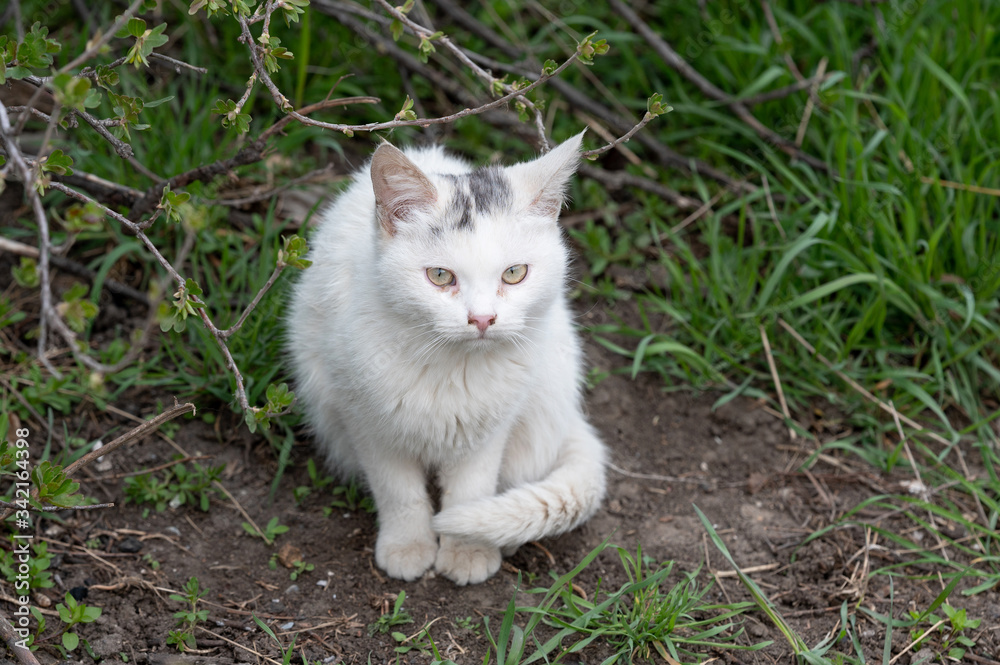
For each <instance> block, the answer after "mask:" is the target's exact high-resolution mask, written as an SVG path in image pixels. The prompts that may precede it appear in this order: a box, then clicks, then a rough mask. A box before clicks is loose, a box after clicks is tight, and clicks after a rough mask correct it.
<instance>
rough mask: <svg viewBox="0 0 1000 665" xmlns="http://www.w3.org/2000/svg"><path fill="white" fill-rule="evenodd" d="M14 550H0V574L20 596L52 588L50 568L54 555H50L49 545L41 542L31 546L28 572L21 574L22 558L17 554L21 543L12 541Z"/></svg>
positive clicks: (12, 539)
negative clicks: (36, 590)
mask: <svg viewBox="0 0 1000 665" xmlns="http://www.w3.org/2000/svg"><path fill="white" fill-rule="evenodd" d="M10 541H11V544H12V546H13V550H12V551H10V552H8V551H7V550H0V574H2V575H3V576H4V578H5V579H6V580H7V581H8V582H9V583H10V584H11V585H12V586H13V588H14V589H15V590H16V591H17V592H18V595H25V592H28V591H32V590H35V589H49V588H51V587H52V573H50V572H49V570H48V568H49V566H51V565H52V555H51V554H49V544H48V543H46V542H44V541H41V542H37V543H34V544H32V545H31V551H32V555H31V556H29V557H27V562H26V563H27V566H28V572H27V573H21V572H20V571H19V566H20V564H21V561H20V558H19V556H18V555H17V554H15V552H16V551H17V549H18V543H19V541H16V540H14V538H13V537H11V539H10Z"/></svg>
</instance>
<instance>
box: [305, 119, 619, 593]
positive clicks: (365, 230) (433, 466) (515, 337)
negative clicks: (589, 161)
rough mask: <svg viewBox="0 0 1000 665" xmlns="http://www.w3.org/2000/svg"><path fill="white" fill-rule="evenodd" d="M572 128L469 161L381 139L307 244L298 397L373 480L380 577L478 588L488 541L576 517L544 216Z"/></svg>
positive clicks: (561, 343) (558, 316)
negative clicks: (537, 152) (523, 156)
mask: <svg viewBox="0 0 1000 665" xmlns="http://www.w3.org/2000/svg"><path fill="white" fill-rule="evenodd" d="M581 139H582V134H581V135H580V136H576V137H574V138H572V139H570V140H568V141H566V142H565V143H563V144H562V145H560V146H559V147H557V148H555V149H554V150H552V151H551V152H549V153H548V154H546V155H544V156H542V157H539V158H538V159H536V160H534V161H531V162H526V163H522V164H518V165H516V166H511V167H507V168H501V167H495V166H488V167H483V168H479V169H475V170H473V169H472V168H471V167H470V166H469V165H468V164H467V163H466V162H464V161H462V160H459V159H456V158H454V157H451V156H448V155H446V154H445V153H444V152H443V151H442V150H441V149H440V148H427V149H409V150H407V151H406V152H402V151H400V150H398V149H396V148H394V147H393V146H391V145H389V144H388V143H384V144H382V145H381V146H380V147H379V148H378V149H377V150H376V151H375V154H374V156H373V157H372V160H371V164H370V166H369V167H367V168H364V169H363V170H362V171H360V172H359V173H358V174H357V175H356V176H355V180H354V182H353V184H352V185H351V186H350V187H349V188H348V189H347V191H346V192H345V193H344V194H343V195H342V196H341V197H340V198H339V199H338V201H337V202H336V204H335V205H334V206H333V207H331V208H329V209H327V210H326V211H325V212H324V213H323V214H322V218H321V220H320V224H319V228H318V229H317V230H316V232H315V234H314V235H313V237H312V240H311V241H310V244H311V250H310V252H309V257H308V258H310V259H311V260H312V261H313V265H312V266H311V267H310V268H309V269H307V270H306V271H305V272H304V273H303V275H302V278H301V280H300V281H299V282H298V283H297V284H296V286H295V290H294V296H293V302H292V306H291V314H290V317H289V321H288V324H289V338H290V339H289V341H290V350H291V354H292V358H293V363H294V373H295V378H296V379H297V387H296V389H295V391H296V393H297V394H298V396H299V400H300V402H301V403H302V404H303V405H304V406H305V411H306V414H307V417H308V421H309V423H310V424H311V425H312V427H313V429H314V431H315V433H316V436H317V438H318V439H319V443H320V445H321V446H322V448H323V449H324V450H325V451H326V453H327V455H328V459H329V462H330V465H331V467H332V468H333V469H335V470H336V471H337V472H339V473H340V474H341V475H343V476H349V475H357V476H360V477H363V479H364V480H365V482H366V483H367V486H368V487H369V489H370V491H371V492H372V495H373V496H374V499H375V504H376V506H377V507H378V520H379V533H378V538H377V540H376V544H375V561H376V563H377V564H378V565H379V566H380V567H381V568H383V569H384V570H385V571H386V572H387V573H388V574H389V575H391V576H392V577H397V578H402V579H404V580H413V579H416V578H418V577H420V576H421V575H423V574H424V573H425V572H426V571H427V570H428V569H429V568H430V567H431V566H434V568H435V570H436V571H437V572H438V573H440V574H442V575H445V576H446V577H448V578H450V579H452V580H453V581H455V582H456V583H458V584H470V583H471V584H474V583H478V582H482V581H484V580H485V579H487V578H488V577H490V576H491V575H493V574H494V573H495V572H496V571H497V570H498V569H499V567H500V559H501V548H503V549H504V551H508V552H512V551H513V550H514V549H516V548H517V546H519V545H521V544H523V543H526V542H529V541H531V540H535V539H538V538H541V537H543V536H547V535H554V534H558V533H562V532H565V531H568V530H570V529H572V528H574V527H576V526H577V525H579V524H580V523H581V522H583V521H584V520H586V519H587V518H589V517H590V516H591V515H593V513H594V512H595V511H596V510H597V508H598V506H599V504H600V502H601V499H602V498H603V496H604V482H605V481H604V465H605V449H604V446H603V444H602V443H601V442H600V440H599V439H598V438H597V436H596V435H595V433H594V430H593V429H592V428H591V427H590V425H589V424H588V423H587V421H586V420H585V418H584V416H583V412H582V410H581V406H582V405H581V396H580V388H581V382H582V375H581V354H580V344H579V342H578V340H577V336H576V334H575V332H574V329H573V324H572V321H571V313H570V309H569V306H568V305H567V302H566V296H565V292H564V291H565V286H564V285H565V281H566V263H567V252H566V247H565V244H564V242H563V239H562V233H561V231H560V228H559V224H558V216H559V210H560V208H561V207H562V204H563V195H564V190H565V188H566V185H567V182H568V180H569V179H570V178H571V177H572V175H573V173H574V172H575V170H576V167H577V163H578V161H579V149H580V143H581ZM429 474H436V480H437V483H438V485H439V487H440V490H441V492H440V504H441V505H440V512H439V513H437V515H435V514H434V505H433V503H432V500H431V498H430V495H429V494H428V488H427V483H428V476H429ZM439 534H440V542H439V540H438V535H439Z"/></svg>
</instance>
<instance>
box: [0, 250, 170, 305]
mask: <svg viewBox="0 0 1000 665" xmlns="http://www.w3.org/2000/svg"><path fill="white" fill-rule="evenodd" d="M0 250H3V251H7V252H10V253H11V254H16V255H17V256H27V257H28V258H32V259H37V258H38V257H39V254H40V252H39V251H38V248H37V247H32V246H31V245H25V244H24V243H23V242H18V241H16V240H11V239H9V238H4V237H3V236H0ZM49 259H50V260H51V261H52V265H53V266H55V267H56V268H59V269H60V270H62V271H63V272H67V273H70V274H71V275H76V276H77V277H82V278H84V279H87V280H89V281H91V282H93V281H94V278H95V277H96V276H97V273H95V272H94V271H93V270H91V269H90V268H88V267H87V266H85V265H83V264H82V263H77V262H76V261H73V260H72V259H67V258H64V257H61V256H50V257H49ZM104 288H106V289H107V290H108V291H110V292H111V293H114V294H116V295H120V296H125V297H127V298H131V299H132V300H135V301H136V302H140V303H142V304H143V305H145V306H146V307H149V305H150V302H149V297H148V296H147V295H146V294H145V293H142V292H141V291H137V290H136V289H133V288H132V287H131V286H128V285H127V284H122V283H121V282H116V281H115V280H113V279H105V280H104Z"/></svg>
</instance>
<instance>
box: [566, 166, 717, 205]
mask: <svg viewBox="0 0 1000 665" xmlns="http://www.w3.org/2000/svg"><path fill="white" fill-rule="evenodd" d="M579 172H580V175H582V176H584V177H586V178H590V179H591V180H596V181H597V182H599V183H601V184H602V185H604V186H605V187H607V188H608V189H611V190H617V189H621V188H622V187H635V188H636V189H641V190H643V191H646V192H650V193H651V194H656V195H657V196H659V197H660V198H662V199H663V200H665V201H669V202H670V203H673V204H674V205H675V206H677V207H678V208H680V209H682V210H694V209H695V208H697V207H698V206H700V205H701V203H700V202H699V201H697V200H695V199H692V198H691V197H688V196H684V195H683V194H681V193H679V192H675V191H674V190H672V189H670V188H669V187H666V186H664V185H661V184H660V183H658V182H656V181H655V180H650V179H649V178H643V177H642V176H637V175H632V174H631V173H628V172H627V171H606V170H604V169H599V168H597V167H595V166H590V165H589V164H581V165H580V168H579Z"/></svg>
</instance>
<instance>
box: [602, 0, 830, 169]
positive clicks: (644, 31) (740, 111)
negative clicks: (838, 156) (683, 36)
mask: <svg viewBox="0 0 1000 665" xmlns="http://www.w3.org/2000/svg"><path fill="white" fill-rule="evenodd" d="M610 2H611V6H612V8H613V9H614V10H615V11H616V12H617V13H618V14H620V15H621V16H622V17H624V18H625V20H626V21H628V23H629V24H630V25H631V26H632V27H633V28H634V29H635V31H636V32H638V33H639V34H640V35H641V36H642V38H643V39H645V40H646V43H648V44H649V45H650V46H651V47H652V48H653V50H654V51H655V52H656V53H657V55H659V56H660V58H661V59H662V60H663V61H664V62H665V63H666V64H667V65H668V66H670V67H671V68H672V69H674V70H675V71H677V73H679V74H680V75H681V76H683V77H684V78H686V79H687V80H688V81H690V82H691V83H692V84H694V86H695V87H696V88H697V89H698V90H700V91H701V92H702V94H704V95H705V96H706V97H709V98H711V99H715V100H717V101H720V102H723V103H724V104H726V106H728V107H729V109H730V110H731V111H732V112H733V113H734V114H735V115H736V117H738V118H739V119H740V120H742V121H743V122H744V123H745V124H746V125H748V126H749V127H750V129H752V130H753V131H754V132H755V133H756V134H757V135H758V136H760V137H761V138H762V139H764V140H765V141H767V142H768V143H771V144H773V145H775V146H777V147H778V148H780V149H781V150H783V151H784V152H786V153H788V154H789V155H790V156H792V157H794V158H796V159H801V160H802V161H803V162H805V163H806V164H808V165H809V166H811V167H813V168H814V169H816V170H818V171H822V172H824V173H826V172H828V171H829V170H830V167H829V165H828V164H827V163H826V162H824V161H823V160H821V159H818V158H816V157H813V156H812V155H810V154H809V153H806V152H803V151H802V150H800V149H799V148H798V147H797V146H796V145H795V143H793V142H792V141H789V140H788V139H786V138H785V137H783V136H780V135H779V134H777V133H775V132H774V131H772V130H771V129H770V128H768V127H766V126H764V125H763V124H762V123H761V122H760V120H758V119H757V118H756V117H754V115H753V114H752V113H750V111H749V110H748V109H747V107H746V106H744V105H743V104H742V103H741V102H739V101H736V100H735V99H733V98H732V97H730V96H729V95H728V94H726V92H725V91H723V90H721V89H720V88H718V87H716V85H715V84H714V83H712V82H710V81H709V80H708V79H706V78H705V77H704V76H702V75H701V74H700V73H699V72H698V71H697V70H696V69H695V68H694V67H692V66H691V65H690V64H688V62H687V61H686V60H684V58H682V57H681V56H680V55H679V54H678V53H677V52H676V51H674V49H673V48H671V46H670V44H668V43H667V42H666V40H664V39H663V38H662V37H660V35H658V34H657V33H656V32H654V31H653V29H652V28H650V27H649V25H648V24H646V22H645V21H643V20H642V19H641V18H639V16H638V14H636V13H635V12H634V11H633V10H632V9H631V8H630V7H629V6H628V5H626V4H625V3H624V2H622V0H610Z"/></svg>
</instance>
